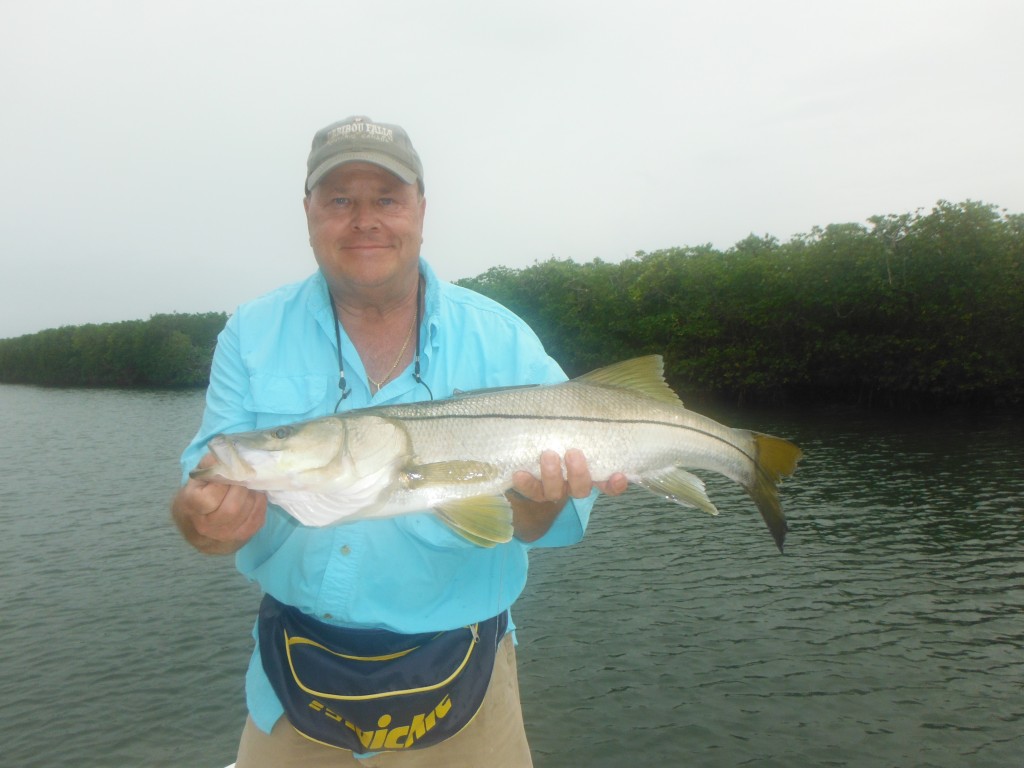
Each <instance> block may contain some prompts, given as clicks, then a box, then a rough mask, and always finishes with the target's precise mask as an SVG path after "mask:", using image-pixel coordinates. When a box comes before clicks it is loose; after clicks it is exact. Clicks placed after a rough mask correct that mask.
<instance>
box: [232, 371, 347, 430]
mask: <svg viewBox="0 0 1024 768" xmlns="http://www.w3.org/2000/svg"><path fill="white" fill-rule="evenodd" d="M327 385H328V377H326V376H323V375H319V374H299V375H295V376H279V375H274V374H262V373H259V374H253V375H252V376H250V377H249V392H248V394H246V396H245V408H246V410H248V411H251V412H252V413H254V414H255V415H256V428H257V429H263V428H264V427H270V426H276V425H278V424H286V423H288V422H291V421H300V420H302V419H312V418H316V417H317V416H324V415H326V414H327V413H328V411H329V410H330V404H329V403H327V399H328V398H327Z"/></svg>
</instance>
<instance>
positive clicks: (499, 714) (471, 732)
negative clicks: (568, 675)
mask: <svg viewBox="0 0 1024 768" xmlns="http://www.w3.org/2000/svg"><path fill="white" fill-rule="evenodd" d="M320 766H325V767H326V766H330V767H331V768H334V767H335V766H359V767H360V768H481V766H486V768H532V766H533V761H532V759H531V758H530V746H529V744H527V742H526V730H525V729H524V727H523V712H522V707H521V705H520V703H519V680H518V677H517V674H516V651H515V646H514V645H513V644H512V637H511V635H506V636H505V638H504V639H503V640H502V641H501V644H500V645H499V646H498V654H497V657H496V658H495V660H494V674H493V675H492V677H491V683H490V686H489V687H488V688H487V695H486V696H485V697H484V701H483V704H482V705H481V707H480V711H479V712H477V714H476V717H474V718H473V720H472V722H470V724H469V725H467V726H466V727H465V728H464V729H463V730H462V731H461V732H459V733H457V734H455V735H454V736H452V737H451V738H450V739H447V740H446V741H443V742H441V743H440V744H438V745H437V746H434V747H428V748H426V749H413V750H409V751H407V752H383V753H381V754H378V755H375V756H374V757H369V758H366V759H363V760H360V759H357V758H355V757H353V755H352V753H351V752H349V751H348V750H344V749H335V748H334V747H325V746H323V745H321V744H317V743H315V742H313V741H310V740H309V739H307V738H305V737H304V736H301V735H299V733H298V732H296V730H295V729H294V728H292V726H291V724H290V723H289V722H288V719H287V718H286V717H282V718H281V719H280V720H278V721H277V723H276V724H275V725H274V730H273V731H272V732H271V733H270V734H266V733H264V732H263V731H261V730H260V729H259V728H257V727H256V724H255V723H254V722H253V721H252V718H248V719H247V720H246V723H245V729H244V730H243V731H242V740H241V743H240V744H239V745H238V762H237V763H236V767H237V768H293V767H294V768H300V767H301V768H320Z"/></svg>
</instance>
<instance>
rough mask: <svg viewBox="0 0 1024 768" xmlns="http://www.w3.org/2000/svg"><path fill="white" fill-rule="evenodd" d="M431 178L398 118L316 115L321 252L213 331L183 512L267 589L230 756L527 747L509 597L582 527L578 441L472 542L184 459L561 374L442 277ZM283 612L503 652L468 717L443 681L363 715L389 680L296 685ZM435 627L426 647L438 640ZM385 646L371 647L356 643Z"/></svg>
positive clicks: (429, 762)
mask: <svg viewBox="0 0 1024 768" xmlns="http://www.w3.org/2000/svg"><path fill="white" fill-rule="evenodd" d="M423 190H424V185H423V168H422V165H421V163H420V159H419V156H418V155H417V154H416V151H415V150H414V149H413V146H412V144H411V142H410V141H409V138H408V136H407V135H406V133H405V131H404V130H402V129H401V128H400V127H398V126H395V125H387V124H380V123H375V122H373V121H372V120H370V119H369V118H366V117H352V118H348V119H346V120H343V121H341V122H338V123H334V124H332V125H330V126H327V127H326V128H324V129H322V130H321V131H319V132H317V134H316V135H315V137H314V139H313V145H312V150H311V152H310V155H309V159H308V163H307V178H306V196H305V199H304V206H305V210H306V218H307V222H308V229H309V242H310V245H311V246H312V249H313V254H314V256H315V258H316V262H317V264H318V266H319V269H318V271H317V272H316V273H315V274H313V275H312V276H311V277H309V278H307V279H306V280H304V281H302V282H300V283H297V284H294V285H289V286H285V287H283V288H281V289H278V290H277V291H274V292H272V293H270V294H268V295H266V296H264V297H262V298H259V299H257V300H255V301H253V302H251V303H249V304H246V305H243V306H242V307H240V308H239V309H238V311H237V312H236V313H235V314H234V315H233V316H232V317H231V319H230V320H229V321H228V324H227V326H226V327H225V329H224V331H223V332H222V333H221V335H220V337H219V339H218V344H217V350H216V353H215V355H214V360H213V366H212V370H211V376H210V387H209V390H208V392H207V400H206V410H205V413H204V416H203V420H202V424H201V426H200V428H199V431H198V433H197V434H196V436H195V438H194V439H193V441H192V443H191V444H190V445H189V446H188V448H187V449H186V450H185V452H184V454H183V456H182V469H183V470H184V471H185V473H186V474H185V475H184V478H185V479H186V482H185V484H184V485H183V487H182V488H181V489H180V490H179V492H178V493H177V495H176V496H175V499H174V501H173V503H172V516H173V519H174V521H175V523H176V524H177V525H178V527H179V529H180V530H181V532H182V534H183V535H184V536H185V538H186V540H187V541H188V542H189V543H191V544H192V545H193V546H194V547H196V548H197V549H198V550H200V551H202V552H207V553H224V554H227V553H234V554H235V557H236V564H237V567H238V569H239V570H240V571H241V572H242V573H243V574H244V575H245V576H246V577H248V578H249V579H251V580H255V581H257V582H258V583H259V585H260V587H261V588H262V590H263V591H264V593H266V595H267V597H265V599H264V606H263V607H262V608H261V613H260V621H259V623H258V630H257V633H256V637H257V647H256V650H255V652H254V654H253V657H252V660H251V662H250V666H249V671H248V673H247V677H246V699H247V704H248V708H249V718H248V720H247V723H246V726H245V729H244V731H243V735H242V740H241V743H240V746H239V754H238V768H253V767H254V766H275V767H277V768H280V767H281V766H287V765H303V766H315V765H332V766H337V765H361V766H377V765H380V766H390V765H395V766H435V765H436V766H445V767H446V768H452V767H454V766H462V765H464V766H480V765H488V766H491V767H493V768H501V766H509V768H513V767H515V768H518V767H519V766H529V765H531V764H532V763H531V761H530V753H529V747H528V745H527V742H526V737H525V733H524V730H523V724H522V715H521V711H520V705H519V695H518V685H517V682H516V671H515V656H514V648H513V644H512V641H511V634H510V633H509V634H506V622H507V616H508V613H507V612H508V609H509V607H510V605H511V604H512V602H513V601H514V600H515V599H516V598H517V597H518V595H519V594H520V592H521V591H522V589H523V586H524V584H525V579H526V563H527V553H528V551H529V549H530V548H531V547H532V546H565V545H568V544H572V543H574V542H576V541H578V540H579V539H580V538H581V537H582V535H583V532H584V530H585V528H586V525H587V522H588V519H589V513H590V507H591V505H592V503H593V498H594V496H595V493H594V484H592V482H591V478H590V474H589V470H588V468H587V463H586V459H585V457H584V456H583V454H582V453H580V452H579V451H575V450H573V451H569V452H568V453H567V454H566V455H565V456H564V457H559V456H558V455H556V454H555V453H553V452H550V451H548V452H545V453H543V454H542V455H541V456H540V457H539V467H540V471H539V476H537V477H535V476H533V475H530V474H528V473H525V472H521V473H518V474H517V475H516V477H515V480H514V491H512V492H510V494H509V501H510V503H511V506H512V510H513V529H514V532H515V537H514V538H513V540H512V541H511V542H509V543H507V544H502V545H498V546H496V547H493V548H485V547H480V546H477V545H476V544H473V543H470V542H468V541H465V540H463V539H461V538H460V537H459V536H457V535H455V534H454V533H452V532H451V531H450V530H449V529H447V528H446V527H445V526H444V525H442V524H441V523H440V522H439V521H438V519H437V517H436V516H435V515H433V514H432V513H430V512H429V511H425V512H424V513H422V514H411V515H403V516H400V517H394V518H388V519H384V520H372V521H360V522H354V523H349V524H345V525H338V526H333V527H328V528H310V527H306V526H302V525H299V524H297V523H296V522H295V521H294V520H293V519H292V518H290V517H289V516H288V515H287V514H286V513H285V512H284V511H283V510H281V509H279V508H277V507H274V506H269V507H268V505H267V500H266V497H265V495H264V494H263V493H259V492H254V491H250V490H248V489H245V488H242V487H240V486H227V485H220V484H216V483H204V482H200V481H197V480H192V479H188V475H187V471H188V470H189V469H191V468H192V467H194V466H196V465H197V463H198V465H199V466H205V465H206V464H208V463H209V462H210V461H211V460H212V457H211V456H210V455H209V454H206V452H205V451H206V448H205V447H206V443H207V441H208V440H209V439H210V438H211V437H212V436H213V435H215V434H217V433H220V432H238V431H243V430H249V429H259V428H266V427H271V426H276V425H280V424H285V423H288V422H293V421H298V420H301V419H307V418H313V417H318V416H324V415H326V414H329V413H332V412H334V411H342V410H348V409H352V408H360V407H364V406H369V405H380V404H384V403H397V402H412V401H416V400H425V399H429V398H432V397H433V396H434V395H435V394H436V395H437V396H449V395H451V394H452V393H453V392H454V391H455V390H462V391H469V390H473V389H480V388H485V387H495V386H508V385H516V384H534V383H538V384H539V383H552V382H556V381H560V380H563V379H564V378H565V376H564V374H563V373H562V371H561V369H560V368H559V367H558V365H557V364H556V363H555V362H554V361H553V360H552V359H551V358H550V357H548V356H547V354H546V353H545V352H544V350H543V347H542V345H541V343H540V342H539V340H538V339H537V337H536V335H535V334H534V333H533V332H532V331H531V330H530V329H529V328H528V327H527V326H526V325H525V324H524V323H523V322H522V321H521V320H520V319H519V318H517V317H516V316H515V315H513V314H512V313H510V312H509V311H507V310H506V309H504V308H503V307H501V306H499V305H497V304H495V303H494V302H492V301H490V300H488V299H485V298H484V297H481V296H479V295H477V294H475V293H472V292H470V291H467V290H464V289H461V288H458V287H456V286H453V285H449V284H445V283H442V282H440V281H439V280H438V279H437V278H436V277H435V275H434V273H433V272H432V270H431V269H430V267H429V266H428V265H427V264H426V262H424V261H422V260H421V259H420V245H421V242H422V231H423V218H424V213H425V210H426V200H425V197H424V193H423ZM204 454H205V455H204ZM563 460H564V465H565V467H566V471H565V475H563V471H562V462H563ZM598 486H599V489H600V490H604V491H606V492H609V493H612V494H617V493H621V492H622V491H623V490H624V489H625V487H626V479H625V477H624V476H622V475H615V476H613V477H612V478H610V479H609V480H608V482H607V483H603V484H598ZM268 606H269V607H268ZM285 621H292V622H298V625H301V627H302V628H303V629H302V631H306V632H307V633H309V634H312V633H316V634H317V636H318V637H320V636H321V634H320V633H323V635H324V636H326V637H329V638H331V640H330V642H331V643H335V642H336V643H339V644H346V643H349V642H353V643H356V642H358V643H363V642H364V641H366V642H370V643H371V645H372V644H375V643H377V642H378V638H381V639H380V643H384V642H385V641H387V642H392V641H394V642H396V643H399V645H400V644H401V642H402V641H403V640H404V639H405V638H407V637H411V636H416V638H417V640H416V644H417V645H416V647H420V646H419V643H420V640H419V638H420V637H421V636H424V635H425V634H426V635H429V636H430V637H431V638H433V637H444V638H455V637H456V634H455V633H457V632H459V631H462V632H463V633H465V630H466V628H467V627H470V628H471V629H472V632H473V635H472V637H473V640H474V644H477V643H476V641H477V640H478V636H477V632H478V631H480V628H481V627H492V626H493V628H494V633H495V640H494V642H493V643H492V645H493V646H494V647H492V648H490V649H489V650H490V652H491V653H492V654H493V659H494V660H493V663H491V662H490V661H487V662H486V668H485V669H483V670H481V671H480V680H481V681H482V686H483V687H482V688H481V689H480V692H479V695H478V696H477V698H479V697H483V700H482V703H481V702H478V701H477V702H474V704H473V711H470V712H469V713H468V715H465V716H464V719H468V724H462V723H460V722H459V721H458V720H457V718H456V716H455V715H454V714H450V712H449V708H450V707H451V706H452V702H453V701H455V700H456V699H458V700H459V701H461V700H462V699H463V698H465V697H463V696H462V694H461V692H460V693H459V694H458V696H456V695H454V694H452V695H447V696H446V697H443V698H441V699H440V700H439V701H438V703H437V708H436V709H433V710H430V712H426V713H423V712H418V713H415V714H414V715H413V714H410V715H409V717H410V718H411V719H410V720H408V722H406V723H405V724H404V725H401V726H400V727H399V726H398V720H397V716H393V714H392V712H391V710H381V714H380V715H379V717H378V716H377V715H376V714H375V715H373V716H372V717H370V716H368V715H365V714H352V710H348V709H345V708H344V707H343V706H342V705H343V704H344V702H345V701H348V700H351V699H367V700H370V701H371V702H372V701H376V700H377V699H378V698H382V697H385V692H384V689H387V691H391V690H393V688H391V687H389V686H391V683H386V682H382V681H376V680H375V679H374V678H375V675H372V674H371V675H368V676H367V677H368V682H367V683H366V684H367V685H368V686H370V687H369V688H368V689H367V690H366V691H362V690H360V691H359V692H358V694H357V693H355V692H354V693H353V694H352V695H348V694H343V693H337V691H341V687H342V683H340V682H338V680H340V679H341V678H340V677H339V676H340V675H343V674H344V670H341V669H335V668H334V667H332V668H331V670H330V671H328V672H324V673H323V674H320V673H319V672H318V673H317V674H316V677H317V680H316V684H317V689H316V690H317V693H316V694H315V695H311V694H310V693H309V689H310V686H309V685H306V686H305V688H303V690H302V691H298V692H293V691H292V690H291V689H289V688H288V686H291V685H292V683H293V681H295V682H296V683H297V685H299V686H300V687H302V686H303V685H304V683H309V681H308V680H306V681H300V680H299V677H300V675H299V673H298V672H297V671H296V662H295V659H294V658H293V656H292V655H291V654H292V650H293V646H292V645H289V644H288V642H287V639H288V638H294V636H295V633H296V632H297V631H299V630H296V629H295V628H294V627H295V626H296V625H295V624H288V625H281V624H278V623H277V622H285ZM487 622H490V623H487ZM282 626H283V627H284V628H283V629H282ZM467 636H468V635H467ZM279 638H284V640H281V642H282V643H284V644H283V645H282V646H281V647H280V648H279V647H278V639H279ZM366 638H370V640H366ZM441 642H444V641H438V642H437V643H433V644H432V645H430V646H429V647H431V648H438V649H441V648H442V646H441V645H439V643H441ZM453 642H454V640H453ZM268 643H269V644H270V646H271V647H268ZM423 645H424V647H426V646H427V645H428V644H427V643H425V642H424V643H423ZM479 645H480V647H481V648H483V647H485V646H486V643H483V642H480V643H479ZM306 647H307V648H309V647H314V648H321V647H323V648H324V649H325V653H324V654H322V655H321V656H318V657H315V658H316V661H317V663H318V664H319V663H320V662H323V663H325V664H343V663H346V662H345V661H344V659H346V658H347V657H348V655H347V654H344V653H342V652H340V651H335V650H334V649H332V648H329V647H328V646H327V645H325V644H316V643H307V644H306ZM340 647H342V645H338V648H340ZM345 647H347V646H345ZM388 647H389V648H390V647H391V646H388ZM395 647H398V646H395ZM381 648H383V645H381ZM296 653H298V651H296ZM437 653H439V654H441V656H440V657H439V658H441V661H439V662H431V663H430V664H428V665H426V666H427V667H428V668H427V669H426V670H425V671H426V672H430V671H432V669H433V668H434V667H437V668H442V667H444V663H445V662H446V659H445V656H444V654H445V653H448V655H449V656H450V655H452V654H451V653H449V652H447V651H444V650H438V651H437ZM385 655H387V654H385V653H384V652H383V651H382V650H381V651H380V652H377V651H372V652H369V653H368V655H367V656H366V657H365V658H367V659H372V660H374V661H376V660H377V659H378V658H383V657H384V656H385ZM396 655H401V654H396ZM360 658H364V657H360ZM389 658H390V656H389ZM467 658H468V657H467ZM478 658H481V659H487V658H488V657H486V656H478ZM339 659H342V661H338V660H339ZM480 663H485V662H480ZM318 669H319V667H318ZM467 669H469V667H467ZM468 677H469V675H468V674H466V675H464V676H463V678H460V679H468ZM321 678H322V679H321ZM467 684H468V683H467ZM374 685H377V687H378V688H380V689H381V691H378V690H377V689H376V688H374V687H373V686H374ZM410 685H411V684H410ZM331 686H336V687H335V688H332V687H331ZM321 689H323V690H321ZM325 691H333V692H335V693H327V692H325ZM303 696H304V698H303ZM311 696H312V697H311ZM385 700H386V699H385ZM400 704H401V702H397V703H395V706H396V707H397V706H399V705H400ZM382 706H383V705H382ZM388 706H390V704H388ZM477 706H479V709H478V710H477V709H476V707H477ZM286 711H287V713H288V714H287V716H285V713H286ZM474 711H475V715H474V714H473V712H474ZM442 719H444V720H445V721H446V722H445V723H444V724H445V725H451V727H452V728H455V727H458V731H457V732H456V733H455V734H454V735H451V736H449V737H447V738H445V739H443V740H441V741H439V743H437V744H434V745H430V746H425V747H424V746H423V744H425V743H427V742H429V741H430V737H429V736H428V733H427V732H428V731H430V730H431V729H434V730H435V732H436V733H440V732H441V730H442V729H441V728H440V723H441V720H442ZM307 721H308V722H307ZM317 729H324V730H317ZM300 733H301V734H303V735H304V736H306V737H308V738H303V735H300ZM324 733H327V734H328V735H326V736H324V735H322V734H324ZM437 738H440V737H439V736H438V737H437ZM335 739H337V740H335ZM321 742H323V743H321Z"/></svg>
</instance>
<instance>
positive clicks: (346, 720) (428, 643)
mask: <svg viewBox="0 0 1024 768" xmlns="http://www.w3.org/2000/svg"><path fill="white" fill-rule="evenodd" d="M507 629H508V612H507V611H503V612H502V613H500V614H499V615H497V616H495V617H493V618H491V619H488V620H487V621H482V622H480V623H478V624H472V625H470V626H466V627H460V628H459V629H453V630H450V631H447V632H430V633H425V634H419V635H402V634H397V633H395V632H389V631H387V630H378V629H346V628H343V627H335V626H331V625H329V624H324V623H322V622H320V621H317V620H316V619H314V618H312V617H311V616H308V615H307V614H304V613H302V611H299V610H298V609H296V608H293V607H291V606H289V605H285V604H284V603H281V602H278V601H277V600H275V599H274V598H273V597H271V596H270V595H265V596H264V598H263V602H262V604H261V605H260V616H259V641H260V656H261V657H262V659H263V670H264V672H266V675H267V677H268V678H269V679H270V683H271V685H272V686H273V688H274V692H275V693H276V694H277V697H278V698H279V699H280V700H281V704H282V705H283V706H284V710H285V713H286V714H287V716H288V720H289V721H290V722H291V724H292V727H294V728H295V730H297V731H298V732H299V733H301V734H302V735H303V736H306V737H307V738H309V739H312V740H314V741H317V742H320V743H322V744H328V745H330V746H333V747H341V748H343V749H348V750H351V751H353V752H356V753H365V752H385V751H395V750H404V749H417V748H421V747H429V746H433V745H434V744H438V743H440V742H442V741H444V740H445V739H447V738H450V737H451V736H454V735H455V734H456V733H458V732H459V731H461V730H462V729H463V728H465V727H466V725H468V724H469V722H470V721H471V720H472V719H473V717H474V716H475V715H476V713H477V711H478V710H479V709H480V705H481V704H482V703H483V699H484V695H485V694H486V693H487V686H488V684H489V683H490V680H491V672H492V670H493V669H494V657H495V654H496V652H497V647H498V643H499V642H501V639H502V637H504V636H505V632H506V630H507Z"/></svg>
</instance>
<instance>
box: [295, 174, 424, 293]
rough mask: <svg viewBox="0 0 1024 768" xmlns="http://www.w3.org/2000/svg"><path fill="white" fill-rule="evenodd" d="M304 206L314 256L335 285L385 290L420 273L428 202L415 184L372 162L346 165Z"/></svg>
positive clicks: (317, 186)
mask: <svg viewBox="0 0 1024 768" xmlns="http://www.w3.org/2000/svg"><path fill="white" fill-rule="evenodd" d="M304 204H305V208H306V222H307V224H308V227H309V242H310V245H312V246H313V254H314V255H315V256H316V261H317V264H319V265H320V268H321V269H322V270H323V272H324V274H325V275H326V277H327V279H328V281H329V282H330V283H331V284H344V285H346V286H347V287H349V288H360V287H362V288H376V287H385V286H387V285H388V284H389V283H392V284H396V282H398V283H400V282H401V281H402V279H403V278H407V277H408V276H409V275H410V274H415V273H417V271H418V269H419V254H420V244H421V243H422V242H423V214H424V212H425V210H426V200H425V199H424V198H423V197H422V196H421V195H420V193H419V190H418V188H417V187H416V185H415V184H405V183H404V182H402V180H401V179H399V178H398V177H397V176H395V175H394V174H392V173H389V172H388V171H385V170H384V169H383V168H380V167H379V166H376V165H372V164H370V163H346V164H345V165H341V166H338V167H337V168H335V169H334V170H333V171H331V172H330V173H329V174H327V175H326V176H325V177H324V178H323V179H322V180H321V181H320V183H319V184H317V185H316V187H314V188H313V190H312V191H311V192H310V194H309V196H308V197H306V199H305V201H304Z"/></svg>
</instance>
